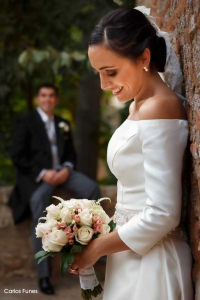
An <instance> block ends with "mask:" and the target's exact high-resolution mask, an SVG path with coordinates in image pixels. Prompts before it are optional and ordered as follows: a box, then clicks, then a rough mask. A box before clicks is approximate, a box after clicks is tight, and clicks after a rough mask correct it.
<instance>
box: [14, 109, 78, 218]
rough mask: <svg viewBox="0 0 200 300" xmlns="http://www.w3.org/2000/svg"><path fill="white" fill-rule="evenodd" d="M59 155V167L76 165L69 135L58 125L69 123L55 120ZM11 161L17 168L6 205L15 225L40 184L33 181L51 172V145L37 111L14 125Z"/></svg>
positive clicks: (55, 118)
mask: <svg viewBox="0 0 200 300" xmlns="http://www.w3.org/2000/svg"><path fill="white" fill-rule="evenodd" d="M54 122H55V128H56V139H57V146H58V155H59V158H60V163H61V164H62V163H63V162H65V161H69V162H72V163H73V164H74V165H75V163H76V154H75V150H74V146H73V141H72V137H71V132H70V131H69V132H63V131H62V129H61V128H59V126H58V124H59V122H65V123H67V124H68V125H70V124H69V122H68V121H67V120H64V119H62V118H60V117H58V116H54ZM11 158H12V160H13V163H14V165H15V166H16V168H17V181H16V186H15V188H14V190H13V193H12V195H11V197H10V201H9V205H10V206H11V208H12V211H13V217H14V221H15V223H17V222H19V221H21V220H22V219H23V218H24V217H25V215H26V213H27V208H28V207H29V199H30V197H31V195H32V193H33V192H34V191H35V190H36V189H37V188H38V187H39V185H40V184H41V182H39V183H36V178H37V176H38V175H39V173H40V171H41V170H42V169H52V155H51V145H50V142H49V139H48V136H47V133H46V129H45V125H44V123H43V121H42V119H41V117H40V115H39V113H38V112H37V111H34V112H32V113H30V114H28V115H27V116H25V117H22V118H20V119H18V120H17V121H16V124H15V126H14V131H13V141H12V146H11Z"/></svg>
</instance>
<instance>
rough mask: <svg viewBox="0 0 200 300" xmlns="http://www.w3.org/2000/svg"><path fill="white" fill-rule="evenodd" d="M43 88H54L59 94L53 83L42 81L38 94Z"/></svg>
mask: <svg viewBox="0 0 200 300" xmlns="http://www.w3.org/2000/svg"><path fill="white" fill-rule="evenodd" d="M42 88H48V89H53V90H54V91H55V94H56V95H57V96H58V88H57V87H56V86H55V85H54V84H53V83H42V84H40V85H39V86H38V88H37V91H36V94H37V95H38V94H39V91H40V89H42Z"/></svg>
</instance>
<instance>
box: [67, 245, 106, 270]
mask: <svg viewBox="0 0 200 300" xmlns="http://www.w3.org/2000/svg"><path fill="white" fill-rule="evenodd" d="M96 241H97V240H94V241H92V242H91V243H90V244H89V245H88V246H87V248H85V249H84V250H83V251H82V252H81V253H75V254H74V262H73V263H72V264H71V265H70V268H69V269H68V272H69V273H72V274H78V273H79V272H80V271H81V270H83V269H86V268H88V267H90V266H93V265H94V264H95V263H96V262H97V260H98V259H99V258H100V256H99V255H98V254H97V252H96V251H95V247H94V246H95V245H94V244H96ZM70 269H71V270H76V271H75V272H73V271H71V270H70Z"/></svg>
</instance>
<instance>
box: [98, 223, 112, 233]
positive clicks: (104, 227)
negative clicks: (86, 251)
mask: <svg viewBox="0 0 200 300" xmlns="http://www.w3.org/2000/svg"><path fill="white" fill-rule="evenodd" d="M101 226H102V231H101V233H100V234H99V236H103V235H106V234H108V233H109V232H110V226H109V225H107V224H102V225H101Z"/></svg>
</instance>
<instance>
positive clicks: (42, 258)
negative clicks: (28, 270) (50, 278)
mask: <svg viewBox="0 0 200 300" xmlns="http://www.w3.org/2000/svg"><path fill="white" fill-rule="evenodd" d="M48 256H53V255H52V254H51V253H49V254H47V255H45V256H43V257H41V258H40V259H39V260H38V261H37V264H38V265H39V263H41V261H43V260H44V259H45V258H47V257H48Z"/></svg>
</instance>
